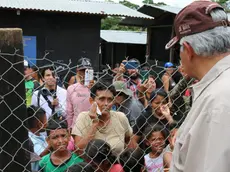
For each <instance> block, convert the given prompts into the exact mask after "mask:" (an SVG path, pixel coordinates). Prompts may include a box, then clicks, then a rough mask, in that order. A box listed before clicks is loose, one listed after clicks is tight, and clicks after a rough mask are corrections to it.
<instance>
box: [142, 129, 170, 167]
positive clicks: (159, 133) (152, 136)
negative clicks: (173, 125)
mask: <svg viewBox="0 0 230 172" xmlns="http://www.w3.org/2000/svg"><path fill="white" fill-rule="evenodd" d="M145 133H146V134H145V136H146V145H147V146H148V147H150V148H151V152H150V153H149V154H147V155H145V157H144V158H145V166H146V170H147V171H148V172H163V171H164V164H163V150H164V147H165V141H166V139H167V132H166V131H165V130H164V128H163V127H162V126H160V125H154V126H152V127H148V128H146V130H145Z"/></svg>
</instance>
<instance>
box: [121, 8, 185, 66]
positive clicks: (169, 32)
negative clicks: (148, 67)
mask: <svg viewBox="0 0 230 172" xmlns="http://www.w3.org/2000/svg"><path fill="white" fill-rule="evenodd" d="M180 10H181V8H178V7H173V6H168V5H161V6H155V5H151V4H145V5H143V6H142V7H140V8H139V9H138V11H139V12H142V13H143V14H146V15H149V16H152V17H154V20H148V21H147V20H142V19H140V18H130V17H126V18H125V19H123V20H122V22H121V24H122V25H132V26H141V27H146V28H147V31H148V36H147V42H148V43H147V52H146V54H147V55H148V56H149V59H152V60H154V59H156V60H159V61H172V62H174V63H177V62H178V59H179V57H178V54H177V53H175V52H174V50H173V49H171V50H168V51H166V50H165V44H166V43H167V42H168V41H169V40H170V39H171V37H172V36H173V32H174V30H173V21H174V18H175V16H176V14H178V13H179V12H180Z"/></svg>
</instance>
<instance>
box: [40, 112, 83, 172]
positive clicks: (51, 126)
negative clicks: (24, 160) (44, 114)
mask: <svg viewBox="0 0 230 172" xmlns="http://www.w3.org/2000/svg"><path fill="white" fill-rule="evenodd" d="M62 118H63V117H57V116H56V115H54V116H53V117H52V118H51V119H50V120H49V122H48V127H47V135H48V137H47V142H48V144H49V145H50V147H51V148H52V150H53V152H52V153H50V154H48V155H46V156H44V157H43V158H42V160H41V161H40V162H39V166H40V169H42V171H43V172H54V171H55V172H63V171H65V170H66V169H67V168H68V167H70V166H72V165H74V164H76V163H79V162H82V161H83V160H82V159H81V158H79V157H78V156H77V155H76V154H75V153H71V152H70V151H69V150H68V149H67V147H68V142H69V140H70V135H69V131H68V129H67V122H66V120H63V119H62Z"/></svg>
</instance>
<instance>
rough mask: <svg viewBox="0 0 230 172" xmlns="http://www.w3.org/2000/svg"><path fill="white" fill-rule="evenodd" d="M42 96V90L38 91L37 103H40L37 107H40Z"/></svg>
mask: <svg viewBox="0 0 230 172" xmlns="http://www.w3.org/2000/svg"><path fill="white" fill-rule="evenodd" d="M41 94H42V93H41V90H39V91H38V96H37V103H38V104H37V105H38V107H40V97H41Z"/></svg>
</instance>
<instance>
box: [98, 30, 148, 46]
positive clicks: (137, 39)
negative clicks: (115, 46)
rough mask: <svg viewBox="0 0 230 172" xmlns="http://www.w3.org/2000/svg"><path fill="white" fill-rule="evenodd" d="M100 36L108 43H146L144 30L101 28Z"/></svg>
mask: <svg viewBox="0 0 230 172" xmlns="http://www.w3.org/2000/svg"><path fill="white" fill-rule="evenodd" d="M101 38H102V39H103V40H105V41H106V42H110V43H123V44H146V43H147V33H146V32H134V31H118V30H101Z"/></svg>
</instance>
